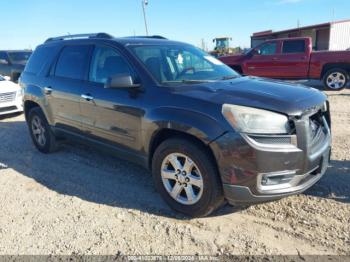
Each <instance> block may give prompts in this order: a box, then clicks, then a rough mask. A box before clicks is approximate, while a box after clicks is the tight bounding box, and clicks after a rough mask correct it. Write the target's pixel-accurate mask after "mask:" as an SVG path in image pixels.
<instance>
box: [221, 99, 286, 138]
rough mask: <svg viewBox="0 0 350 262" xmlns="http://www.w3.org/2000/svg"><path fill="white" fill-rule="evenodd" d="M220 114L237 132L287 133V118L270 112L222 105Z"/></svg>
mask: <svg viewBox="0 0 350 262" xmlns="http://www.w3.org/2000/svg"><path fill="white" fill-rule="evenodd" d="M222 113H223V115H224V117H225V118H226V120H227V121H228V122H229V123H230V124H231V126H232V127H233V128H234V129H236V130H237V131H238V132H242V133H251V134H286V133H288V132H289V124H288V118H287V117H286V116H285V115H281V114H277V113H274V112H271V111H267V110H262V109H256V108H252V107H246V106H237V105H229V104H224V105H223V106H222Z"/></svg>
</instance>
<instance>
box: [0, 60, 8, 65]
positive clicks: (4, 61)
mask: <svg viewBox="0 0 350 262" xmlns="http://www.w3.org/2000/svg"><path fill="white" fill-rule="evenodd" d="M0 64H1V65H8V64H9V62H8V61H7V60H6V59H0Z"/></svg>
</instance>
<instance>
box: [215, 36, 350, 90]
mask: <svg viewBox="0 0 350 262" xmlns="http://www.w3.org/2000/svg"><path fill="white" fill-rule="evenodd" d="M219 59H220V60H221V61H222V62H224V63H225V64H227V65H229V66H230V67H231V68H233V69H234V70H236V71H238V72H239V73H241V74H243V75H254V76H261V77H269V78H278V79H320V80H322V81H323V83H324V85H325V87H326V88H327V89H331V90H341V89H343V88H345V87H346V86H347V83H348V81H349V73H350V51H312V40H311V38H308V37H300V38H286V39H273V40H269V41H266V42H264V43H262V44H260V45H259V46H257V47H255V48H254V49H251V50H249V51H248V52H246V53H245V54H241V55H231V56H224V57H220V58H219Z"/></svg>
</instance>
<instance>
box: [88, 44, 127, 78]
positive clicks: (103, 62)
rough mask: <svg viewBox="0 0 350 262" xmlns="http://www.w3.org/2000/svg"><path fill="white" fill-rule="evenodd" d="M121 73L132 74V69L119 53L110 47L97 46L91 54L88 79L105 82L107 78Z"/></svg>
mask: <svg viewBox="0 0 350 262" xmlns="http://www.w3.org/2000/svg"><path fill="white" fill-rule="evenodd" d="M122 74H126V75H131V76H133V73H132V70H131V69H130V67H129V65H128V63H127V62H126V61H125V59H124V58H123V57H122V56H121V55H120V53H119V52H118V51H117V50H115V49H113V48H110V47H99V46H97V47H96V48H95V50H94V54H93V56H92V61H91V66H90V74H89V80H90V81H92V82H95V83H102V84H105V83H106V82H107V80H108V78H110V77H112V76H115V75H122Z"/></svg>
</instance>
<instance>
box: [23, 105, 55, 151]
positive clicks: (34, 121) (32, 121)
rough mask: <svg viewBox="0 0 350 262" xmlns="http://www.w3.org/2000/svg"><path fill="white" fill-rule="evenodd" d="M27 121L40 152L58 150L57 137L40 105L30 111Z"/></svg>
mask: <svg viewBox="0 0 350 262" xmlns="http://www.w3.org/2000/svg"><path fill="white" fill-rule="evenodd" d="M27 123H28V128H29V133H30V136H31V138H32V141H33V143H34V145H35V147H36V148H37V149H38V150H39V151H40V152H42V153H44V154H48V153H52V152H55V151H57V149H58V144H57V141H56V137H55V135H54V134H53V132H52V130H51V128H50V125H49V123H48V122H47V120H46V117H45V115H44V113H43V111H42V110H41V109H40V108H39V107H35V108H33V109H31V110H30V111H29V113H28V120H27ZM38 130H39V131H38ZM39 137H41V138H39Z"/></svg>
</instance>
